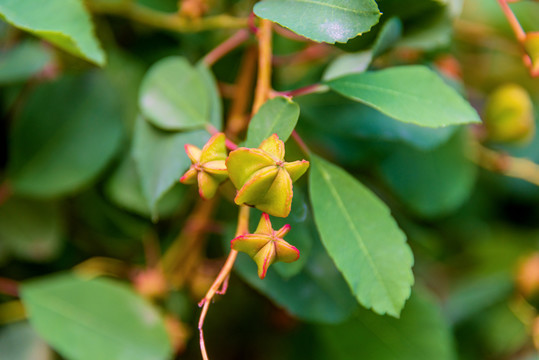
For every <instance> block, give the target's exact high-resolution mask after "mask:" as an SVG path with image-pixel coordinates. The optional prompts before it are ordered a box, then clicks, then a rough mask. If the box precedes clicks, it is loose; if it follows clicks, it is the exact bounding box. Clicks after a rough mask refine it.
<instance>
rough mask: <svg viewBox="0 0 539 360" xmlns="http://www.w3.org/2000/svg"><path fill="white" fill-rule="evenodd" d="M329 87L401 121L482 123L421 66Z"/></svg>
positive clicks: (368, 75) (430, 124)
mask: <svg viewBox="0 0 539 360" xmlns="http://www.w3.org/2000/svg"><path fill="white" fill-rule="evenodd" d="M327 84H328V85H329V86H330V87H331V88H332V89H333V90H335V91H337V92H338V93H340V94H342V95H344V96H346V97H349V98H351V99H353V100H356V101H359V102H362V103H364V104H366V105H369V106H372V107H373V108H375V109H377V110H378V111H380V112H382V113H384V114H386V115H388V116H391V117H393V118H395V119H397V120H400V121H403V122H407V123H413V124H417V125H421V126H427V127H441V126H447V125H455V124H466V123H479V122H480V121H481V120H480V119H479V115H477V112H476V111H475V110H474V109H473V108H472V107H471V106H470V104H468V103H467V102H466V101H465V100H464V99H463V98H462V97H461V96H460V95H459V94H458V93H457V92H456V91H455V90H453V89H452V88H451V87H449V86H448V85H446V84H445V83H444V82H443V81H442V79H440V77H439V76H438V75H436V74H435V73H434V72H433V71H431V70H429V69H428V68H426V67H424V66H421V65H412V66H399V67H393V68H390V69H386V70H381V71H376V72H366V73H362V74H351V75H346V76H343V77H340V78H337V79H334V80H330V81H328V82H327Z"/></svg>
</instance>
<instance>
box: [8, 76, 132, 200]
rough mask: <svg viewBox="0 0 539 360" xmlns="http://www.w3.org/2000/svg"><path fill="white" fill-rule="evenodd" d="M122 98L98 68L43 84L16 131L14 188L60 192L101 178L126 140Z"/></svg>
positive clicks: (25, 191)
mask: <svg viewBox="0 0 539 360" xmlns="http://www.w3.org/2000/svg"><path fill="white" fill-rule="evenodd" d="M116 97H117V95H116V93H115V92H114V91H113V90H112V88H111V87H110V83H109V82H108V81H107V79H106V78H105V77H104V76H103V75H102V73H100V72H97V71H95V72H90V73H87V74H86V75H84V76H68V77H63V78H61V79H59V80H58V81H56V82H53V83H47V84H44V85H41V86H40V87H38V88H37V89H36V91H35V92H34V93H32V94H31V95H30V97H29V99H28V101H27V102H26V103H25V106H24V108H23V111H22V113H21V115H20V117H19V118H18V119H16V121H15V124H14V126H13V129H12V133H11V143H10V150H11V152H10V159H9V160H10V161H9V168H8V170H9V177H10V179H11V182H12V185H13V188H14V190H15V191H16V192H17V193H20V194H25V195H32V196H40V197H51V196H59V195H64V194H66V193H71V192H73V191H76V190H78V189H79V188H81V187H83V186H85V185H87V184H88V183H90V182H91V181H92V180H93V179H95V178H96V177H97V175H98V174H99V173H100V172H101V171H102V170H103V168H104V167H105V166H106V165H107V163H108V162H109V161H110V159H111V158H112V156H113V155H114V154H115V153H116V151H117V150H118V147H119V146H120V145H121V140H122V136H123V127H122V116H123V113H122V109H121V107H120V106H119V104H118V103H117V101H116Z"/></svg>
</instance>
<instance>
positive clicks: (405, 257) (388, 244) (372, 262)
mask: <svg viewBox="0 0 539 360" xmlns="http://www.w3.org/2000/svg"><path fill="white" fill-rule="evenodd" d="M311 159H312V165H311V166H312V168H311V172H310V195H311V202H312V205H313V212H314V218H315V221H316V226H317V227H318V231H319V232H320V236H321V238H322V242H323V244H324V246H325V247H326V249H327V250H328V253H329V255H330V256H331V257H332V259H333V261H334V262H335V265H336V266H337V268H338V269H339V270H340V271H341V272H342V273H343V275H344V278H345V279H346V281H347V282H348V284H349V285H350V288H351V289H352V291H353V293H354V295H355V296H356V298H357V299H358V301H359V302H360V303H361V304H362V305H363V306H365V307H366V308H372V309H373V310H374V311H375V312H376V313H379V314H389V315H392V316H396V317H398V316H399V314H400V311H401V310H402V308H403V307H404V303H405V301H406V299H407V298H408V297H409V296H410V289H411V286H412V284H413V282H414V277H413V274H412V270H411V267H412V265H413V256H412V252H411V250H410V248H409V247H408V245H407V244H406V236H405V235H404V233H403V232H402V231H401V230H400V229H399V227H398V226H397V223H396V222H395V220H394V219H393V218H392V217H391V214H390V212H389V209H388V208H387V207H386V205H385V204H384V203H383V202H381V201H380V200H379V199H378V198H377V197H376V196H375V195H374V194H373V193H372V192H371V191H370V190H369V189H367V188H366V187H365V186H363V185H362V184H361V183H360V182H359V181H357V180H356V179H354V178H353V177H352V176H350V175H349V174H347V173H346V172H345V171H344V170H342V169H340V168H338V167H337V166H335V165H333V164H330V163H328V162H327V161H325V160H323V159H321V158H319V157H317V156H313V157H312V158H311Z"/></svg>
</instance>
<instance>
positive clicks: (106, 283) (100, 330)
mask: <svg viewBox="0 0 539 360" xmlns="http://www.w3.org/2000/svg"><path fill="white" fill-rule="evenodd" d="M21 299H22V301H23V304H24V306H25V308H26V311H27V313H28V318H29V320H30V323H31V324H32V326H33V327H34V329H36V331H37V332H38V333H39V335H41V336H42V337H43V338H44V339H45V340H46V341H47V342H48V343H49V344H51V345H52V346H53V347H54V348H55V349H56V350H57V351H58V352H60V353H61V354H62V355H63V356H64V357H66V358H68V359H73V360H94V359H115V360H124V359H125V360H127V359H129V360H139V359H140V360H159V359H163V360H164V359H168V358H169V357H170V355H171V352H172V349H171V345H170V342H169V339H168V335H167V332H166V330H165V325H164V321H163V318H162V317H161V315H160V314H159V312H158V311H157V310H156V309H155V308H154V307H153V306H152V305H151V304H149V303H148V302H146V301H145V300H143V299H142V298H141V297H140V296H139V295H137V294H136V293H134V292H133V291H132V290H131V289H129V288H128V287H127V286H126V285H124V284H122V283H119V282H118V281H112V280H108V279H92V280H88V279H83V278H80V277H78V276H75V275H71V274H68V275H57V276H54V277H48V278H47V279H42V280H37V281H31V282H28V283H26V284H24V285H23V286H22V287H21Z"/></svg>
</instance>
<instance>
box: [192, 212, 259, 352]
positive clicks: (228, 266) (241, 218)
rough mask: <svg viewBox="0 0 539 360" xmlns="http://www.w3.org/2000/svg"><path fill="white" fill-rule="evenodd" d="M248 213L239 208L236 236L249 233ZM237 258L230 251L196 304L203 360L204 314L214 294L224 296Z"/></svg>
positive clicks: (204, 345) (235, 254)
mask: <svg viewBox="0 0 539 360" xmlns="http://www.w3.org/2000/svg"><path fill="white" fill-rule="evenodd" d="M249 212H250V208H249V207H247V206H245V205H242V206H241V207H240V211H239V214H238V226H237V228H236V236H240V235H243V234H246V233H248V232H249ZM237 256H238V252H237V251H236V250H234V249H231V250H230V253H229V254H228V257H227V259H226V261H225V264H224V265H223V267H222V268H221V271H220V272H219V274H218V275H217V278H216V279H215V280H214V281H213V284H212V285H211V287H210V289H209V290H208V292H207V293H206V295H205V296H204V298H203V299H202V300H201V301H200V303H199V304H198V306H200V307H202V311H201V313H200V318H199V320H198V330H199V333H200V351H201V353H202V358H203V359H204V360H208V352H207V351H206V344H205V342H204V330H203V327H204V320H205V319H206V314H207V313H208V309H209V308H210V304H211V301H212V299H213V297H214V296H215V294H224V292H225V291H226V284H228V277H229V276H230V272H231V271H232V267H233V266H234V262H235V261H236V257H237Z"/></svg>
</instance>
